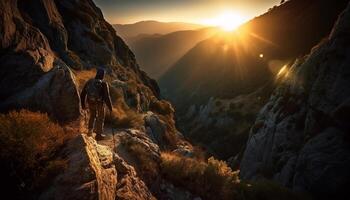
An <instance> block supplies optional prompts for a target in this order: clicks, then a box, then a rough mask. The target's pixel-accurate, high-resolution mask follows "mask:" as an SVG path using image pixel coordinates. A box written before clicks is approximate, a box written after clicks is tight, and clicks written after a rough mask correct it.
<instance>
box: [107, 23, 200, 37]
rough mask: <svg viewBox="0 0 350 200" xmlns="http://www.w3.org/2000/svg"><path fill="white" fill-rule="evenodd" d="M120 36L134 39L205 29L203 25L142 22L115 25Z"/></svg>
mask: <svg viewBox="0 0 350 200" xmlns="http://www.w3.org/2000/svg"><path fill="white" fill-rule="evenodd" d="M113 27H114V28H115V29H116V31H117V33H118V35H120V36H121V37H122V38H124V39H127V38H132V37H136V36H138V35H140V34H150V35H153V34H168V33H171V32H175V31H182V30H194V29H199V28H203V26H202V25H198V24H191V23H183V22H158V21H141V22H137V23H134V24H114V25H113Z"/></svg>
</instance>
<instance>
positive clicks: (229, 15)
mask: <svg viewBox="0 0 350 200" xmlns="http://www.w3.org/2000/svg"><path fill="white" fill-rule="evenodd" d="M245 21H246V19H245V17H244V16H242V15H240V14H238V13H237V12H234V11H223V12H222V13H220V14H219V15H218V16H216V17H214V18H211V19H207V20H205V21H204V23H205V24H207V25H210V26H217V27H220V28H221V29H222V30H224V31H227V32H231V31H234V30H235V29H237V28H238V27H239V26H240V25H241V24H243V23H244V22H245Z"/></svg>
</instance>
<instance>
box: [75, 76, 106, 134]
mask: <svg viewBox="0 0 350 200" xmlns="http://www.w3.org/2000/svg"><path fill="white" fill-rule="evenodd" d="M104 75H105V71H104V70H103V69H98V70H97V72H96V76H95V78H93V79H90V80H88V81H87V83H86V84H85V86H84V88H83V90H82V92H81V95H80V97H81V105H82V108H83V109H84V110H85V109H86V103H85V102H86V100H87V103H88V108H89V111H90V117H89V126H88V129H89V131H88V136H92V134H93V132H94V130H96V140H103V139H104V138H105V137H106V136H105V135H103V125H104V120H105V104H106V105H107V107H108V109H109V110H110V111H112V101H111V96H110V94H109V86H108V83H107V82H105V81H104V80H103V78H104Z"/></svg>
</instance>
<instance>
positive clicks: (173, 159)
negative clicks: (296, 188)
mask: <svg viewBox="0 0 350 200" xmlns="http://www.w3.org/2000/svg"><path fill="white" fill-rule="evenodd" d="M161 159H162V160H161V172H162V174H163V175H164V177H165V178H166V179H168V180H170V181H171V182H173V183H174V184H176V185H178V186H181V187H185V188H187V189H189V190H190V191H191V192H193V193H195V194H197V195H199V196H201V197H202V198H204V199H220V200H226V199H227V200H228V199H237V200H240V199H244V200H257V199H276V200H280V199H291V200H292V199H306V197H305V198H304V197H303V196H300V195H297V194H294V193H292V192H291V191H289V190H288V189H285V188H282V187H280V186H278V185H276V184H274V183H272V182H258V183H251V184H249V183H243V182H241V181H240V180H239V178H238V171H232V170H231V168H230V167H228V166H227V164H226V163H225V162H224V161H219V160H216V159H214V158H213V157H211V158H209V159H208V161H207V162H204V161H201V160H197V159H195V158H188V157H183V156H180V155H178V154H171V153H162V155H161Z"/></svg>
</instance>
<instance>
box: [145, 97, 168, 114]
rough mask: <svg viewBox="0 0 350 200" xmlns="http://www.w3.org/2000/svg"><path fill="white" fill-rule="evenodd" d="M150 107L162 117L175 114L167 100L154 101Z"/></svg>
mask: <svg viewBox="0 0 350 200" xmlns="http://www.w3.org/2000/svg"><path fill="white" fill-rule="evenodd" d="M149 107H150V110H151V111H153V112H155V113H158V114H161V115H171V114H173V113H174V108H173V107H172V106H171V104H170V103H169V102H167V101H165V100H158V99H153V100H152V101H151V103H150V106H149Z"/></svg>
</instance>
